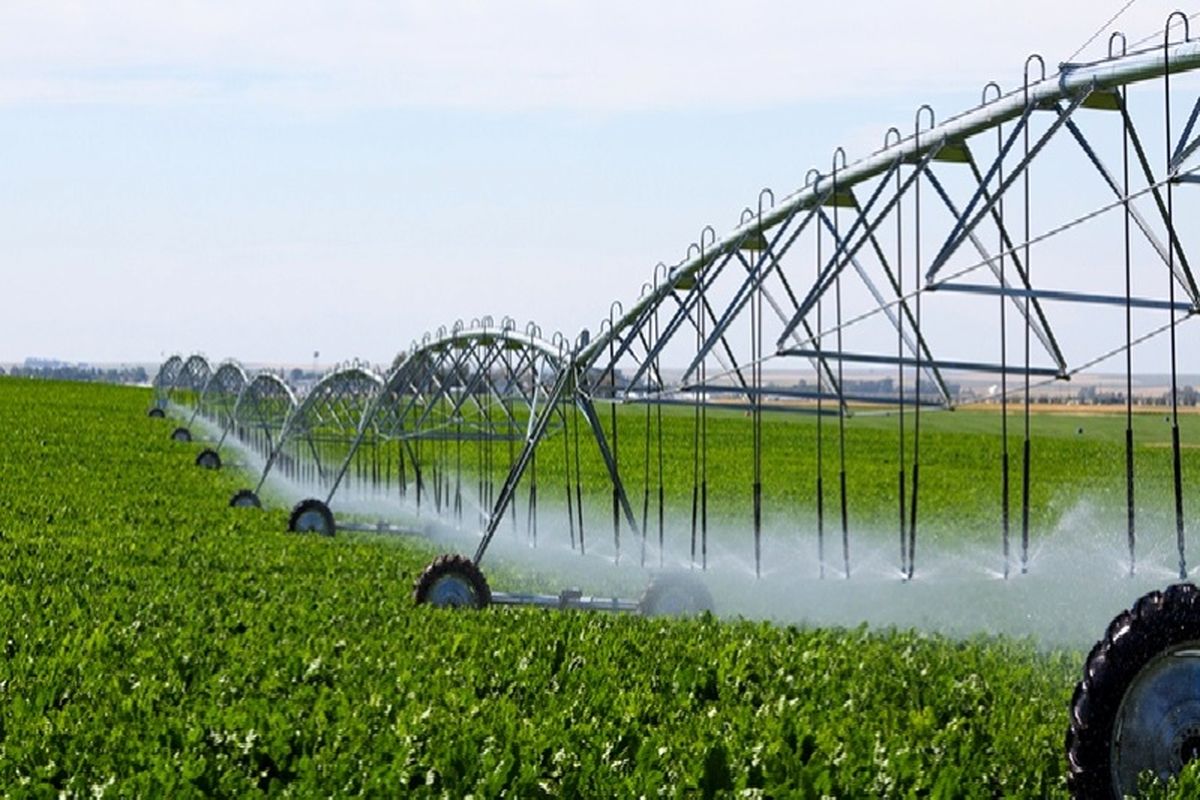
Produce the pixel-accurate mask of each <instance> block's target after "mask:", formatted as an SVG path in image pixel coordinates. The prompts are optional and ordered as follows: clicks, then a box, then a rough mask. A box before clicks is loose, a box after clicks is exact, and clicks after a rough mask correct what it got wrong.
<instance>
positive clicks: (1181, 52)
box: [579, 40, 1200, 364]
mask: <svg viewBox="0 0 1200 800" xmlns="http://www.w3.org/2000/svg"><path fill="white" fill-rule="evenodd" d="M1198 66H1200V41H1196V40H1193V41H1188V42H1179V43H1176V44H1173V45H1169V46H1167V47H1166V48H1164V47H1161V46H1156V47H1152V48H1149V49H1147V50H1144V51H1141V52H1135V53H1130V54H1127V55H1123V56H1120V57H1115V58H1109V59H1104V60H1102V61H1097V62H1095V63H1091V64H1071V65H1064V66H1063V67H1062V69H1061V71H1060V72H1059V73H1058V74H1057V75H1053V76H1050V77H1048V78H1046V79H1044V80H1041V81H1038V82H1036V83H1034V84H1032V85H1031V86H1029V87H1028V90H1027V92H1025V91H1021V90H1018V91H1016V92H1011V93H1009V94H1007V95H1004V96H1002V97H1000V98H998V99H997V100H995V101H993V102H990V103H986V104H983V105H980V106H979V107H977V108H975V109H972V110H970V111H967V112H965V113H963V114H959V115H958V116H955V117H952V118H950V119H948V120H946V121H945V122H943V123H941V124H940V125H936V126H934V127H933V128H931V129H929V130H927V131H922V133H921V136H920V137H919V138H917V137H913V136H910V137H908V138H905V139H902V140H900V141H898V142H896V143H895V144H893V145H891V146H890V147H886V148H884V149H883V150H880V151H879V152H877V153H874V154H872V155H870V156H867V157H866V158H863V159H861V160H859V161H856V162H854V163H852V164H850V165H849V166H847V167H846V168H844V169H840V170H839V171H838V185H839V186H841V187H847V188H849V187H852V186H854V185H856V184H858V183H861V182H863V181H865V180H868V179H870V178H872V177H874V176H876V175H879V174H880V173H882V172H886V171H887V170H888V169H889V168H890V167H891V165H892V163H893V162H894V161H895V160H896V159H897V158H900V159H903V160H905V161H912V160H914V159H915V158H918V157H920V156H921V155H922V154H923V153H924V152H926V151H927V150H929V149H931V148H933V147H936V146H939V144H940V143H941V142H946V141H965V140H966V139H968V138H970V137H971V136H974V135H975V134H977V133H980V132H982V131H985V130H990V129H992V128H995V127H996V126H997V125H1000V124H1002V123H1004V122H1007V121H1009V120H1011V119H1014V118H1016V117H1019V116H1020V115H1021V114H1022V113H1023V112H1024V110H1025V107H1026V105H1027V102H1026V101H1027V100H1028V101H1029V102H1033V103H1035V104H1039V105H1040V104H1047V103H1054V102H1057V101H1058V100H1061V99H1063V98H1067V97H1071V96H1074V95H1075V94H1077V93H1078V92H1081V91H1086V90H1092V91H1098V90H1102V89H1111V88H1113V87H1117V86H1123V85H1128V84H1133V83H1138V82H1141V81H1145V80H1149V79H1151V78H1156V77H1161V76H1162V74H1163V72H1164V71H1165V70H1166V69H1168V68H1169V69H1170V71H1171V72H1173V73H1176V72H1187V71H1190V70H1193V69H1195V68H1196V67H1198ZM1026 95H1027V97H1026ZM822 184H823V182H821V181H818V182H816V183H815V184H812V185H809V186H805V187H804V188H802V189H799V190H798V191H796V192H793V193H792V194H791V195H788V196H787V197H785V198H783V199H782V200H781V201H780V202H779V204H778V205H776V206H774V207H773V208H772V209H771V210H770V212H768V213H764V214H763V215H762V218H761V219H757V218H756V219H753V220H750V221H748V222H746V223H745V224H743V225H741V226H739V227H738V228H736V229H735V230H734V231H733V232H731V233H730V234H728V235H726V236H725V238H723V239H719V240H718V241H717V242H716V243H715V244H713V245H712V247H711V248H709V249H707V250H706V252H705V254H704V257H703V261H704V262H707V261H709V260H710V259H711V258H712V257H713V256H714V255H715V254H719V253H721V252H725V251H727V250H729V249H731V248H734V247H737V246H738V243H739V242H741V241H743V240H744V239H745V238H746V237H747V236H749V235H757V234H761V233H762V232H763V231H766V230H769V229H771V228H773V227H775V226H776V225H777V224H779V223H780V222H781V221H783V220H784V219H786V218H787V217H788V216H789V215H790V214H791V213H792V212H793V211H794V210H795V209H796V208H797V207H801V208H809V207H811V206H812V205H813V203H814V202H815V200H816V196H817V195H818V194H820V193H821V192H823V191H824V187H823V185H822ZM701 266H702V262H701V258H700V257H699V256H696V257H692V258H688V259H685V260H684V261H683V262H681V263H680V264H679V265H678V266H677V267H676V268H675V270H674V271H673V273H672V275H671V277H670V279H669V280H667V281H666V282H665V283H664V284H662V285H661V286H659V287H658V289H657V290H656V291H654V292H651V293H650V294H649V295H647V296H646V297H644V298H642V299H641V300H639V301H638V302H637V303H636V304H635V305H633V306H632V307H631V308H630V309H629V311H628V312H626V314H625V315H624V316H623V317H621V319H619V320H617V321H616V323H615V324H614V325H613V327H612V329H611V330H610V331H608V332H606V333H605V334H604V335H602V336H598V337H596V338H595V339H593V340H592V341H591V343H590V344H589V345H587V346H586V347H585V348H584V349H583V350H582V351H581V353H580V355H579V357H580V359H581V362H582V363H584V364H588V363H590V362H591V360H592V359H593V358H595V357H596V356H597V354H598V353H599V352H601V351H602V350H605V349H607V347H608V338H609V337H612V336H618V335H619V333H620V332H621V331H623V330H624V329H625V328H627V327H628V326H629V325H631V324H632V323H634V322H635V321H636V320H637V319H638V318H639V317H640V316H641V314H642V313H643V311H644V310H645V308H646V307H647V306H650V305H653V304H655V303H658V302H660V301H661V299H662V297H663V296H664V295H665V294H666V293H667V292H670V291H673V290H674V288H675V286H676V285H677V284H681V283H684V282H686V281H688V280H690V279H691V277H692V276H693V275H694V273H695V272H696V271H697V270H698V269H699V268H700V267H701Z"/></svg>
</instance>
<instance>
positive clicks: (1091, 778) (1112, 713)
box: [1066, 583, 1200, 800]
mask: <svg viewBox="0 0 1200 800" xmlns="http://www.w3.org/2000/svg"><path fill="white" fill-rule="evenodd" d="M1189 642H1190V643H1200V590H1198V589H1197V588H1196V587H1195V586H1194V585H1193V584H1190V583H1180V584H1176V585H1174V586H1171V587H1169V588H1167V589H1166V591H1162V592H1157V591H1156V592H1151V593H1150V594H1147V595H1145V596H1143V597H1142V598H1140V599H1139V600H1138V601H1137V602H1136V603H1134V605H1133V608H1131V609H1129V610H1128V611H1122V612H1121V613H1120V614H1118V615H1117V617H1116V618H1115V619H1114V620H1113V621H1112V622H1110V623H1109V625H1108V630H1107V631H1106V632H1105V634H1104V638H1103V639H1101V640H1100V641H1099V642H1097V643H1096V645H1095V646H1094V647H1093V648H1092V650H1091V652H1090V653H1089V654H1088V657H1087V660H1086V661H1085V662H1084V666H1083V680H1081V681H1080V682H1079V683H1078V684H1076V686H1075V693H1074V695H1073V696H1072V697H1071V714H1070V726H1069V727H1068V729H1067V740H1066V751H1067V786H1068V788H1069V789H1070V792H1071V796H1072V797H1076V798H1089V800H1094V798H1108V797H1113V798H1115V797H1118V796H1119V795H1118V793H1117V786H1116V785H1115V784H1116V779H1115V777H1114V774H1113V773H1114V771H1113V763H1112V745H1113V735H1114V726H1115V723H1116V722H1117V719H1118V716H1119V714H1120V712H1121V704H1122V701H1123V700H1124V699H1125V695H1126V693H1127V692H1128V690H1129V689H1130V687H1131V686H1132V685H1133V683H1134V681H1135V679H1136V678H1137V677H1138V674H1139V673H1140V672H1141V671H1142V670H1143V669H1145V668H1146V667H1147V665H1149V664H1150V663H1151V662H1152V661H1154V660H1155V659H1156V658H1157V656H1159V655H1160V654H1162V653H1163V652H1164V651H1165V650H1168V649H1174V648H1176V647H1179V646H1180V645H1184V644H1187V643H1189Z"/></svg>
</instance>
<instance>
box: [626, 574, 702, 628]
mask: <svg viewBox="0 0 1200 800" xmlns="http://www.w3.org/2000/svg"><path fill="white" fill-rule="evenodd" d="M714 607H715V606H714V604H713V599H712V595H711V594H709V591H708V588H707V587H706V586H705V585H704V584H703V583H701V581H700V579H699V578H697V577H696V576H695V575H693V574H691V573H689V572H664V573H660V574H658V575H655V576H654V577H653V578H651V579H650V584H649V585H648V586H647V587H646V591H645V593H644V594H643V595H642V599H641V600H639V601H638V613H640V614H641V615H642V616H644V617H691V616H696V615H697V614H703V613H704V612H706V611H712V610H713V608H714Z"/></svg>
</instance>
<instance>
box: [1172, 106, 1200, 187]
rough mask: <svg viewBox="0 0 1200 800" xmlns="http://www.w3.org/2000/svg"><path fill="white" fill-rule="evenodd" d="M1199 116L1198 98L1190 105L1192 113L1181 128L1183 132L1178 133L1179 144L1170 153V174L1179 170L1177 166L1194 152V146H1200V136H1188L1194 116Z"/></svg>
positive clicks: (1194, 120) (1190, 133) (1193, 125)
mask: <svg viewBox="0 0 1200 800" xmlns="http://www.w3.org/2000/svg"><path fill="white" fill-rule="evenodd" d="M1198 116H1200V99H1198V100H1196V103H1195V105H1193V106H1192V113H1191V115H1190V116H1189V117H1188V121H1187V125H1186V126H1185V127H1184V129H1183V133H1181V134H1180V135H1179V144H1177V145H1175V151H1174V152H1173V153H1172V154H1171V163H1170V169H1171V172H1172V174H1174V173H1175V172H1177V171H1178V170H1179V167H1180V166H1181V165H1182V164H1183V162H1184V161H1187V159H1188V158H1189V157H1190V156H1191V155H1192V153H1194V152H1196V148H1198V147H1200V136H1197V137H1196V138H1195V139H1192V140H1191V141H1190V142H1189V141H1188V138H1189V137H1190V136H1191V135H1192V128H1194V127H1195V126H1196V118H1197V117H1198Z"/></svg>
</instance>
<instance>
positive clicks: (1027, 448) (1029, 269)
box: [1021, 54, 1046, 575]
mask: <svg viewBox="0 0 1200 800" xmlns="http://www.w3.org/2000/svg"><path fill="white" fill-rule="evenodd" d="M1034 59H1037V61H1038V63H1039V64H1041V67H1042V79H1043V80H1045V76H1046V65H1045V62H1044V61H1042V57H1041V56H1039V55H1036V54H1035V55H1032V56H1030V57H1029V58H1027V59H1025V103H1026V106H1028V104H1029V65H1030V64H1031V63H1033V61H1034ZM1022 139H1023V141H1024V146H1025V159H1026V160H1027V161H1028V159H1029V152H1030V146H1029V126H1028V125H1027V126H1025V130H1024V131H1023V132H1022ZM1032 172H1033V165H1032V164H1029V165H1027V166H1026V168H1025V170H1024V171H1023V173H1022V175H1021V181H1022V185H1023V190H1024V195H1025V200H1024V209H1023V211H1024V216H1025V251H1024V254H1023V256H1022V263H1023V264H1024V267H1025V280H1026V281H1028V282H1029V285H1030V286H1032V285H1033V264H1032V263H1031V259H1030V255H1029V253H1030V244H1029V239H1030V232H1029V231H1030V228H1029V224H1030V223H1029V218H1030V208H1029V205H1030V176H1031V174H1032ZM1024 302H1025V314H1024V316H1025V375H1024V381H1025V407H1024V431H1025V439H1024V441H1023V442H1022V450H1021V464H1022V469H1021V574H1022V575H1024V574H1025V573H1026V572H1028V571H1029V485H1030V468H1031V466H1032V464H1031V450H1032V448H1031V444H1030V436H1029V421H1030V414H1029V403H1030V394H1029V375H1030V373H1029V368H1030V357H1029V356H1030V350H1029V339H1030V332H1031V329H1032V322H1031V320H1030V319H1029V297H1028V295H1027V296H1026V297H1025V301H1024Z"/></svg>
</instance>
